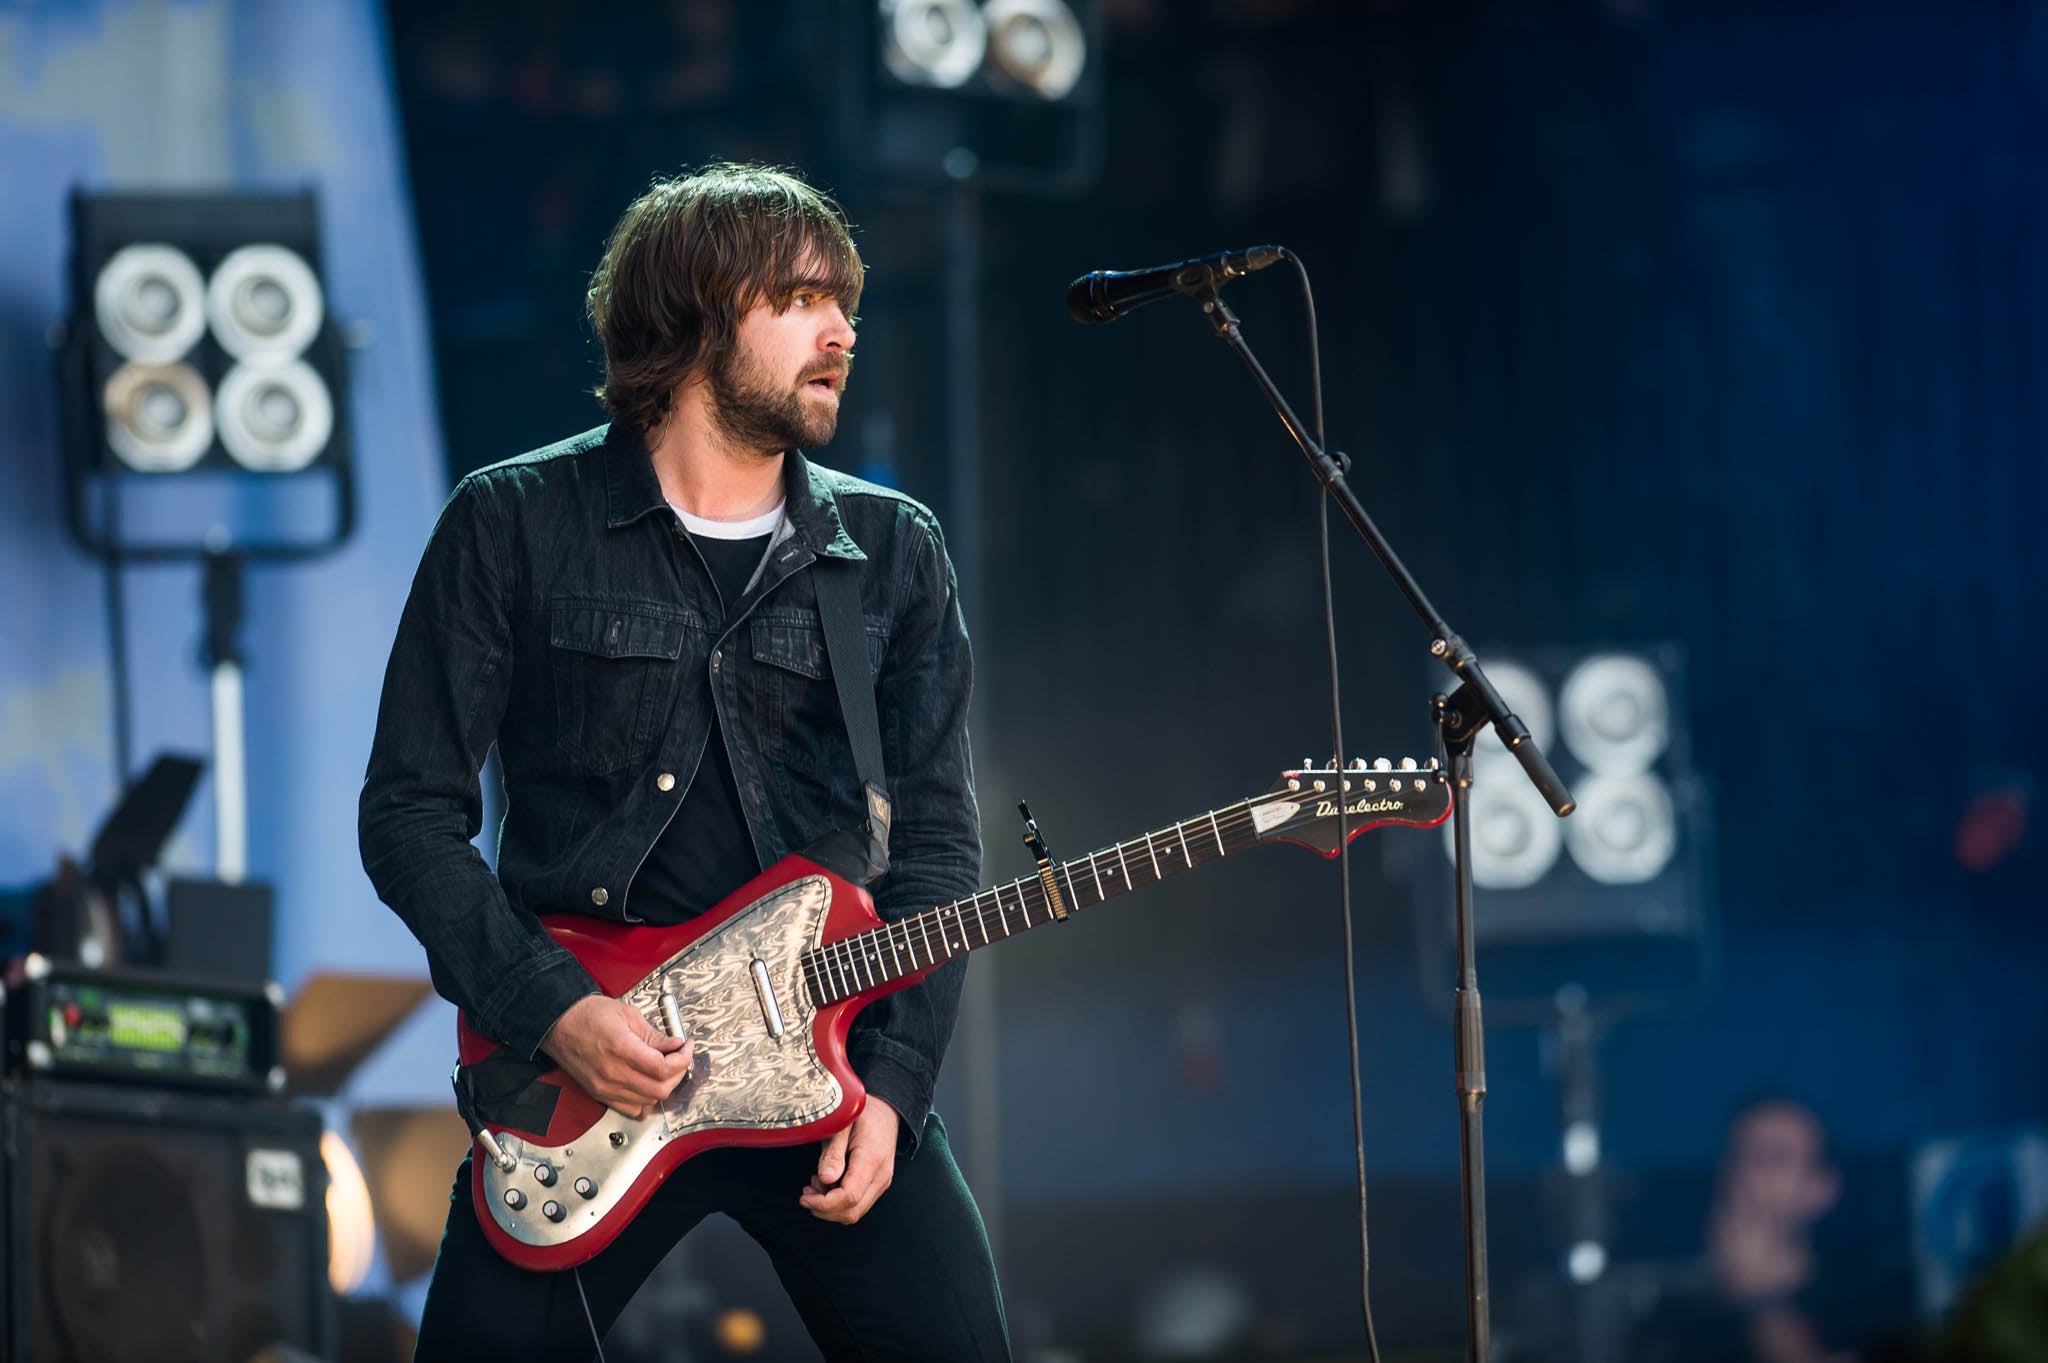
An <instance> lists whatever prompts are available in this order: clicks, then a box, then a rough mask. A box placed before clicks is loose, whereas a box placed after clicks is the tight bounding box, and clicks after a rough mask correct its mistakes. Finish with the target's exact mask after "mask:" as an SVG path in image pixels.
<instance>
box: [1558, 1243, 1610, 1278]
mask: <svg viewBox="0 0 2048 1363" xmlns="http://www.w3.org/2000/svg"><path fill="white" fill-rule="evenodd" d="M1564 1266H1565V1272H1566V1273H1568V1274H1570V1275H1571V1280H1572V1281H1573V1282H1575V1283H1577V1284H1578V1285H1579V1286H1581V1287H1584V1286H1586V1284H1588V1283H1595V1282H1598V1281H1600V1275H1601V1274H1603V1273H1605V1272H1606V1271H1607V1246H1605V1245H1603V1244H1601V1243H1600V1242H1599V1241H1598V1240H1581V1241H1579V1242H1578V1243H1577V1244H1576V1245H1573V1246H1572V1248H1571V1253H1570V1254H1568V1255H1566V1256H1565V1265H1564Z"/></svg>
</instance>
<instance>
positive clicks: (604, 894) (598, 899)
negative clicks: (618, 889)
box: [590, 885, 611, 907]
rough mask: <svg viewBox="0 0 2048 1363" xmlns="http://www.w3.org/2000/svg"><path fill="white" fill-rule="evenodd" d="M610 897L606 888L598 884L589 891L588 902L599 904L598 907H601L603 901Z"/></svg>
mask: <svg viewBox="0 0 2048 1363" xmlns="http://www.w3.org/2000/svg"><path fill="white" fill-rule="evenodd" d="M610 898H611V893H610V892H609V891H608V890H606V889H605V887H604V886H602V885H600V886H598V887H597V888H596V889H594V890H592V891H591V892H590V902H591V903H593V904H596V905H599V906H600V907H602V906H603V904H604V902H605V901H606V900H608V899H610Z"/></svg>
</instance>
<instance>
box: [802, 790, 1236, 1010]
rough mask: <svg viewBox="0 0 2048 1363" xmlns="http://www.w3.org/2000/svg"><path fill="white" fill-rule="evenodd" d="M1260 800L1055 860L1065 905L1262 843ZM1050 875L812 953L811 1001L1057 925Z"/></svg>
mask: <svg viewBox="0 0 2048 1363" xmlns="http://www.w3.org/2000/svg"><path fill="white" fill-rule="evenodd" d="M1251 803H1252V802H1251V801H1249V800H1240V801H1239V802H1238V803H1236V804H1234V805H1231V806H1229V807H1228V808H1225V809H1217V810H1211V811H1210V812H1209V813H1207V814H1200V815H1197V816H1196V817H1194V818H1192V819H1189V820H1187V821H1186V822H1185V823H1177V824H1172V825H1170V826H1168V827H1166V828H1163V829H1161V830H1159V831H1158V832H1157V833H1147V834H1146V835H1145V836H1144V837H1142V838H1133V839H1132V840H1131V841H1129V842H1120V843H1118V844H1116V845H1115V846H1114V847H1105V848H1103V849H1102V850H1101V851H1099V852H1094V853H1091V854H1090V855H1088V856H1085V857H1081V858H1079V859H1077V860H1073V861H1061V862H1054V863H1053V864H1052V866H1051V868H1050V873H1051V879H1052V882H1053V888H1054V889H1057V891H1058V893H1059V898H1060V902H1061V905H1062V906H1063V907H1064V908H1065V910H1066V911H1067V912H1069V913H1074V912H1078V911H1080V910H1081V909H1086V908H1092V907H1094V906H1095V905H1097V904H1100V903H1102V902H1104V901H1105V900H1110V899H1114V898H1116V897H1117V896H1118V895H1120V894H1127V893H1129V892H1130V891H1132V890H1137V889H1142V888H1144V887H1145V886H1147V885H1151V884H1154V883H1155V882H1157V881H1161V880H1164V879H1166V878H1167V877H1168V876H1170V875H1174V874H1176V873H1177V872H1180V871H1185V870H1187V869H1188V868H1189V867H1191V866H1200V865H1202V864H1203V863H1205V862H1211V861H1217V860H1220V859H1222V858H1223V857H1226V856H1228V855H1229V854H1230V853H1232V852H1239V851H1243V850H1244V849H1245V848H1247V847H1251V846H1254V845H1255V844H1257V842H1258V841H1259V830H1258V829H1257V828H1256V827H1255V826H1254V824H1253V822H1252V815H1251ZM1045 879H1046V877H1045V876H1044V875H1043V874H1037V875H1030V876H1026V877H1024V878H1022V879H1019V880H1013V881H1011V882H1010V883H1009V884H1007V885H998V886H997V887H996V888H995V889H993V890H983V891H982V892H981V893H979V894H976V895H970V896H969V897H968V898H966V899H958V900H955V901H953V902H952V903H951V904H941V905H939V906H938V907H937V908H935V909H926V910H925V911H924V912H923V913H916V914H912V915H910V916H909V917H908V918H904V919H902V920H900V921H898V922H894V923H885V924H883V925H882V926H881V927H878V928H870V929H868V930H867V931H866V932H857V933H854V934H853V935H851V936H848V937H842V938H840V939H839V940H838V941H836V942H829V943H827V944H825V945H824V946H821V947H816V948H814V949H812V950H810V951H807V952H805V953H804V957H803V961H804V979H805V982H806V984H807V985H808V987H809V989H810V994H811V1000H812V1002H813V1003H815V1004H817V1005H818V1006H820V1007H823V1006H824V1005H826V1004H829V1003H837V1002H838V1001H840V1000H841V999H849V998H852V997H853V996H854V995H855V994H859V993H863V992H865V991H867V990H870V989H874V988H876V987H878V986H880V985H885V984H888V983H889V982H890V981H892V980H898V979H901V978H903V977H904V976H905V975H912V974H915V973H917V972H918V971H920V970H929V969H931V968H932V967H933V966H939V965H944V964H945V963H946V962H948V961H950V960H952V959H953V958H954V957H956V956H960V955H962V954H964V953H966V952H969V951H978V950H980V949H981V948H982V947H985V946H989V945H991V944H992V943H995V942H1002V941H1007V940H1008V939H1009V938H1012V937H1015V936H1016V935H1017V934H1018V933H1021V932H1029V931H1030V930H1031V929H1033V928H1035V927H1039V926H1041V925H1043V924H1045V923H1049V922H1053V921H1055V919H1057V917H1058V916H1059V915H1058V914H1057V913H1055V912H1054V909H1053V904H1052V900H1051V894H1050V892H1049V891H1048V888H1047V886H1046V883H1045Z"/></svg>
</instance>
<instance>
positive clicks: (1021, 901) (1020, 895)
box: [1003, 880, 1031, 937]
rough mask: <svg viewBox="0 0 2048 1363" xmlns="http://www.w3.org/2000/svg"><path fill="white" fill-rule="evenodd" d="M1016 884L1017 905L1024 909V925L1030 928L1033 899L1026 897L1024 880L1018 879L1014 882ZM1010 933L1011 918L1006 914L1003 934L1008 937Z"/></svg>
mask: <svg viewBox="0 0 2048 1363" xmlns="http://www.w3.org/2000/svg"><path fill="white" fill-rule="evenodd" d="M1014 885H1015V888H1016V891H1017V907H1018V908H1020V909H1022V910H1024V926H1025V927H1027V928H1028V927H1030V926H1031V901H1030V900H1028V899H1026V898H1025V897H1024V882H1023V881H1021V880H1019V881H1016V882H1014ZM1009 935H1010V920H1009V917H1008V916H1007V915H1005V916H1004V918H1003V936H1005V937H1008V936H1009Z"/></svg>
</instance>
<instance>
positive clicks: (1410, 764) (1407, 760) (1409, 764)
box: [1401, 757, 1415, 771]
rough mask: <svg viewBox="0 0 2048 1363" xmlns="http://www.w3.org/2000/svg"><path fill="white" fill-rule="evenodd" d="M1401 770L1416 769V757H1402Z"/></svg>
mask: <svg viewBox="0 0 2048 1363" xmlns="http://www.w3.org/2000/svg"><path fill="white" fill-rule="evenodd" d="M1401 770H1402V771H1414V770H1415V759H1414V758H1412V757H1404V758H1402V759H1401Z"/></svg>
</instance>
